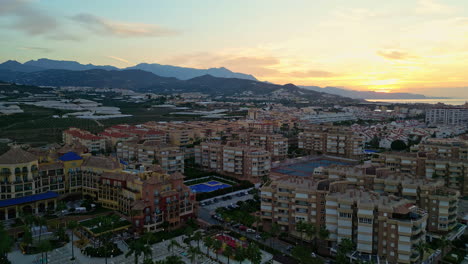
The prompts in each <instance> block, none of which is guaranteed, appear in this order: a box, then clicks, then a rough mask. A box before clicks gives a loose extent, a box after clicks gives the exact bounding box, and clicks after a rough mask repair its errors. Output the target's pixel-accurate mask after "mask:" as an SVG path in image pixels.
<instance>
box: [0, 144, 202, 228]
mask: <svg viewBox="0 0 468 264" xmlns="http://www.w3.org/2000/svg"><path fill="white" fill-rule="evenodd" d="M33 152H34V153H39V152H38V151H36V150H34V151H33ZM48 154H49V155H47V154H45V153H42V154H41V155H42V156H40V157H38V156H36V155H34V154H32V153H30V152H28V151H25V150H22V149H20V148H18V147H13V148H12V149H10V150H9V151H8V152H6V153H5V154H4V155H1V156H0V188H1V191H2V192H1V196H0V220H8V219H14V218H17V217H19V215H20V214H21V213H33V214H34V213H44V212H46V211H47V210H55V208H56V205H57V201H58V199H61V198H64V197H65V196H66V195H68V194H69V193H79V194H83V196H84V197H87V198H91V199H93V200H95V201H96V203H99V204H101V205H102V206H103V207H105V208H109V209H112V210H116V211H119V212H121V213H123V214H125V215H126V216H127V217H128V220H129V221H132V222H133V224H134V226H135V227H136V228H137V230H141V231H142V230H148V231H161V230H162V226H163V223H164V222H167V223H169V227H171V228H173V227H174V228H175V227H178V226H179V225H180V224H182V223H184V222H185V221H187V220H188V219H190V218H194V217H195V216H196V201H195V195H194V194H193V193H192V192H191V190H190V188H189V187H187V186H186V185H184V183H183V175H182V174H180V173H174V174H171V175H169V174H167V173H166V172H164V171H163V170H162V168H161V167H160V166H157V165H151V166H147V167H146V168H145V170H144V171H140V172H137V173H135V172H133V173H129V172H126V171H124V170H123V169H122V164H120V163H119V162H118V161H117V160H116V159H114V158H111V157H105V156H90V155H87V154H84V155H83V156H81V155H78V154H77V153H74V152H67V153H65V154H63V155H56V154H57V152H49V153H48Z"/></svg>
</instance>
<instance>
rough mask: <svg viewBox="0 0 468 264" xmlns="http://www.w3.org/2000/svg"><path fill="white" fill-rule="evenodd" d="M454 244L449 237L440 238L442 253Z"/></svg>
mask: <svg viewBox="0 0 468 264" xmlns="http://www.w3.org/2000/svg"><path fill="white" fill-rule="evenodd" d="M451 245H452V241H450V240H448V239H447V238H445V237H443V238H442V239H441V240H440V248H441V249H442V254H445V249H446V248H447V247H450V246H451Z"/></svg>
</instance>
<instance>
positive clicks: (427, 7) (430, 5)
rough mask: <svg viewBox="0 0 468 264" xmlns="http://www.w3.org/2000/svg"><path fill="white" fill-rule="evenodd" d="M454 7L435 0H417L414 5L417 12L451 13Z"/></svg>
mask: <svg viewBox="0 0 468 264" xmlns="http://www.w3.org/2000/svg"><path fill="white" fill-rule="evenodd" d="M455 11H456V9H455V8H454V7H452V6H449V5H444V4H441V3H438V2H437V1H435V0H419V1H418V5H417V6H416V13H417V14H426V15H428V14H436V15H437V14H440V15H444V14H452V13H454V12H455Z"/></svg>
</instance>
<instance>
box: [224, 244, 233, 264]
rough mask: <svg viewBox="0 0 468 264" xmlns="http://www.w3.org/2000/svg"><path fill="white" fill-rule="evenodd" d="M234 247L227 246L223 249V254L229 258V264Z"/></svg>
mask: <svg viewBox="0 0 468 264" xmlns="http://www.w3.org/2000/svg"><path fill="white" fill-rule="evenodd" d="M232 253H233V252H232V247H230V246H226V248H225V249H224V251H223V255H224V256H225V257H226V258H227V264H229V259H230V257H231V256H232Z"/></svg>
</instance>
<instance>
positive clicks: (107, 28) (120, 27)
mask: <svg viewBox="0 0 468 264" xmlns="http://www.w3.org/2000/svg"><path fill="white" fill-rule="evenodd" d="M71 19H72V20H73V21H75V22H78V23H80V24H81V25H82V26H84V27H85V28H86V29H88V30H90V31H92V32H94V33H97V34H105V35H110V36H115V37H124V38H125V37H166V36H173V35H177V34H179V32H177V31H175V30H172V29H168V28H164V27H161V26H158V25H152V24H144V23H131V22H121V21H114V20H110V19H105V18H102V17H98V16H95V15H92V14H88V13H81V14H78V15H75V16H72V17H71Z"/></svg>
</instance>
